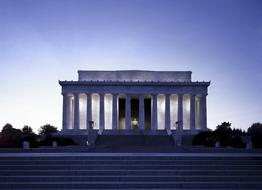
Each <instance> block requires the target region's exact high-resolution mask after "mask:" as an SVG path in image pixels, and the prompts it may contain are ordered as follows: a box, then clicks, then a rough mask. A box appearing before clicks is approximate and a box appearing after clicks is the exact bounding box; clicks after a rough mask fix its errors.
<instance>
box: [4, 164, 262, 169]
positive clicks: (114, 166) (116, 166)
mask: <svg viewBox="0 0 262 190" xmlns="http://www.w3.org/2000/svg"><path fill="white" fill-rule="evenodd" d="M204 168H205V169H206V170H220V171H222V170H261V171H262V165H259V166H256V165H205V166H203V165H183V164H181V165H179V164H177V165H157V164H156V165H135V164H130V165H129V164H109V165H100V164H85V165H84V164H79V165H75V164H69V165H67V164H65V165H46V164H43V165H41V164H38V165H36V164H35V165H0V170H19V169H20V170H50V169H53V170H55V169H57V170H70V169H74V170H112V169H115V170H197V169H199V170H201V169H204Z"/></svg>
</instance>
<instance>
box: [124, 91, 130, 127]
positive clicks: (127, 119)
mask: <svg viewBox="0 0 262 190" xmlns="http://www.w3.org/2000/svg"><path fill="white" fill-rule="evenodd" d="M125 124H126V129H131V101H130V95H129V94H127V95H126V112H125Z"/></svg>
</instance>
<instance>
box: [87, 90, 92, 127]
mask: <svg viewBox="0 0 262 190" xmlns="http://www.w3.org/2000/svg"><path fill="white" fill-rule="evenodd" d="M90 121H92V94H91V93H86V128H87V129H88V128H89V127H90V126H89V124H90V123H89V122H90Z"/></svg>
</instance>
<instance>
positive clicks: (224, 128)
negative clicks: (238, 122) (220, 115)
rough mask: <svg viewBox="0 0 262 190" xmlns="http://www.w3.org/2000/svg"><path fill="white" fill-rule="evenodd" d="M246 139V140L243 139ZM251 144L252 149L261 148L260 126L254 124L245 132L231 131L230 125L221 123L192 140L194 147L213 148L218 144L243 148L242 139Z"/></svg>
mask: <svg viewBox="0 0 262 190" xmlns="http://www.w3.org/2000/svg"><path fill="white" fill-rule="evenodd" d="M245 137H246V138H245ZM247 137H250V140H251V141H252V143H253V146H254V148H262V124H261V123H254V124H252V126H251V127H249V128H248V130H247V131H244V130H241V129H232V128H231V123H229V122H222V123H221V124H220V125H218V126H217V127H216V129H215V130H214V131H204V132H200V133H199V134H197V135H196V136H195V137H194V138H193V144H194V145H204V146H210V147H211V146H215V143H216V142H220V145H221V146H224V147H227V146H231V147H235V148H243V147H245V145H246V142H244V140H243V139H248V138H247Z"/></svg>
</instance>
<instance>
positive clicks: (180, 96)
mask: <svg viewBox="0 0 262 190" xmlns="http://www.w3.org/2000/svg"><path fill="white" fill-rule="evenodd" d="M86 97H87V103H86V106H87V107H86V110H87V111H86V114H87V115H86V125H88V124H89V121H92V94H89V93H87V94H86ZM99 97H100V106H99V107H100V108H99V125H100V126H99V129H104V127H105V103H104V99H105V98H104V94H99ZM195 98H196V95H195V94H191V95H190V130H192V131H193V130H195V125H196V123H195V115H196V113H195ZM152 99H153V103H152V125H151V129H152V130H157V124H158V118H157V113H158V111H157V110H158V108H157V94H153V95H152ZM117 100H118V95H117V94H112V129H113V130H115V129H117V123H118V115H117ZM68 102H69V96H67V94H63V129H67V126H68V118H69V115H70V113H69V110H68ZM200 102H201V104H200V115H201V117H200V126H201V127H202V129H203V130H206V128H207V120H206V96H205V95H203V96H201V101H200ZM125 108H126V109H125V126H126V129H131V126H132V125H131V96H130V95H129V94H127V95H126V106H125ZM73 114H74V121H73V128H74V129H75V130H79V129H80V122H79V121H80V113H79V94H77V93H75V94H74V106H73ZM170 115H171V114H170V94H166V95H165V128H166V130H170V129H171V123H170V121H171V120H170ZM144 126H145V110H144V95H140V96H139V127H140V129H143V127H144ZM87 127H88V126H87ZM177 127H178V128H179V129H183V94H178V109H177Z"/></svg>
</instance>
